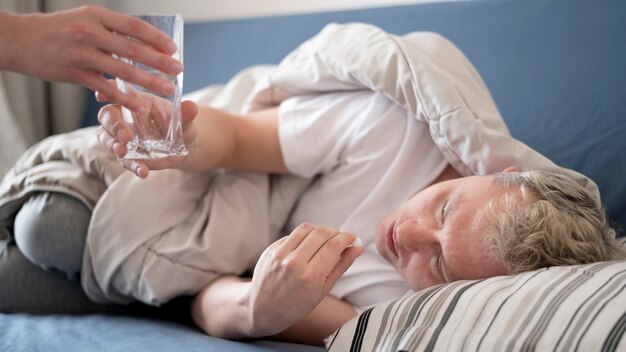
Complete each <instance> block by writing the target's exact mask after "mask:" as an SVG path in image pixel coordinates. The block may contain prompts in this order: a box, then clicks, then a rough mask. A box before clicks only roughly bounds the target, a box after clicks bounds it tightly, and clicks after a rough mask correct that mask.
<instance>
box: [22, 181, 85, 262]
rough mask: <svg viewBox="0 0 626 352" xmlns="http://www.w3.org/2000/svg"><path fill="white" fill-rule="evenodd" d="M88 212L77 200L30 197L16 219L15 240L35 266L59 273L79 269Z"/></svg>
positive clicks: (40, 195) (49, 195)
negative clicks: (55, 270) (58, 271)
mask: <svg viewBox="0 0 626 352" xmlns="http://www.w3.org/2000/svg"><path fill="white" fill-rule="evenodd" d="M90 217H91V212H90V210H89V209H88V208H87V207H86V206H85V205H84V204H82V202H81V201H79V200H78V199H76V198H74V197H71V196H68V195H65V194H61V193H55V192H43V193H37V194H35V195H33V196H32V197H31V198H30V199H29V200H28V201H27V202H26V203H24V205H23V206H22V208H21V209H20V211H19V212H18V213H17V216H16V217H15V224H14V237H15V242H16V243H17V246H18V247H19V249H20V251H21V252H22V253H23V254H24V256H25V257H26V258H28V259H29V260H30V261H31V262H33V263H34V264H37V265H39V266H42V267H44V268H48V269H58V270H61V271H66V270H68V269H69V270H73V269H74V268H68V266H70V267H76V266H78V267H77V268H76V269H80V264H81V262H82V254H83V249H84V243H85V237H86V235H87V230H88V227H89V220H90Z"/></svg>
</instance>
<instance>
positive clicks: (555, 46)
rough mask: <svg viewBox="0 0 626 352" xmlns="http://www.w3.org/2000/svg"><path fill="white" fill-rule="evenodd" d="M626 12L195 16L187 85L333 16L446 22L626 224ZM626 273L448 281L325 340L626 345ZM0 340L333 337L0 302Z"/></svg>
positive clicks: (404, 9)
mask: <svg viewBox="0 0 626 352" xmlns="http://www.w3.org/2000/svg"><path fill="white" fill-rule="evenodd" d="M624 18H626V2H623V1H622V0H473V1H453V2H442V3H429V4H418V5H404V6H395V7H385V8H377V9H366V10H353V11H341V12H328V13H318V14H307V15H291V16H281V17H272V18H258V19H246V20H232V21H223V22H211V23H191V24H188V25H186V28H185V31H186V34H185V51H186V52H185V59H186V62H185V65H186V73H187V74H186V75H185V90H186V92H191V91H194V90H197V89H200V88H202V87H205V86H207V85H209V84H218V83H224V82H226V81H227V80H228V79H229V78H230V77H231V76H233V75H234V74H235V73H237V72H238V71H239V70H241V69H243V68H245V67H248V66H250V65H254V64H262V63H266V64H275V63H278V62H279V61H280V59H281V58H282V57H284V56H285V55H286V54H287V53H289V52H290V51H291V50H293V49H294V48H295V47H296V46H297V45H298V44H300V43H301V42H302V41H303V40H305V39H307V38H309V37H312V36H313V35H315V34H316V33H318V32H319V31H320V30H321V28H322V27H324V25H326V24H327V23H330V22H338V23H346V22H365V23H370V24H373V25H376V26H378V27H380V28H382V29H384V30H386V31H388V32H391V33H396V34H404V33H408V32H412V31H435V32H438V33H440V34H442V35H443V36H445V37H447V38H448V39H450V40H451V41H452V42H454V43H455V44H456V45H457V46H458V47H459V48H460V49H461V50H462V51H463V52H464V53H465V54H466V56H467V57H468V58H469V59H470V60H471V61H472V63H473V64H474V65H475V67H476V68H477V70H478V71H479V72H480V74H481V75H482V77H483V79H484V81H485V83H486V84H487V86H488V87H489V89H490V91H491V93H492V95H493V98H494V100H495V102H496V104H497V105H498V108H499V110H500V112H501V114H502V115H503V117H504V118H505V120H506V122H507V125H508V127H509V128H510V131H511V133H512V134H513V136H515V137H516V138H518V139H520V140H522V141H523V142H525V143H527V144H529V145H530V146H532V147H533V148H535V149H537V150H539V151H540V152H542V153H543V154H545V155H546V156H548V157H549V158H551V159H552V160H554V161H555V162H556V163H558V164H560V165H563V166H565V167H568V168H571V169H574V170H577V171H580V172H582V173H584V174H586V175H588V176H590V177H591V178H592V179H593V180H594V181H595V182H596V183H597V184H598V186H599V187H600V189H601V191H602V199H603V203H604V205H605V207H606V209H607V213H608V215H609V217H610V218H611V220H612V221H613V223H614V225H615V226H614V227H616V228H618V229H619V234H620V235H621V236H623V235H624V230H621V229H623V228H624V226H626V202H625V201H624V200H623V199H624V197H626V182H624V176H623V175H624V174H626V156H624V152H623V151H624V150H626V138H624V135H625V134H626V119H625V116H626V45H624V43H625V42H626V21H624V20H623V19H624ZM95 109H97V106H96V105H95V104H93V102H91V104H90V108H89V109H88V111H87V112H86V113H85V125H91V124H94V123H95V118H94V117H95ZM624 273H626V263H625V262H610V263H600V264H594V265H589V266H582V267H567V268H551V269H547V270H540V271H537V272H532V273H525V274H522V275H516V276H513V277H505V278H494V279H489V280H483V281H477V282H473V281H471V282H458V283H453V284H449V285H444V286H440V287H436V288H433V289H430V290H426V291H423V292H420V293H418V294H415V295H411V296H408V297H405V298H403V299H401V300H398V301H395V302H392V303H389V304H385V305H381V306H379V307H376V308H374V309H372V310H368V311H366V312H365V313H363V314H361V315H360V316H359V317H357V318H355V319H354V320H352V321H350V322H349V323H347V324H346V325H345V326H344V327H342V328H341V329H340V330H339V331H338V332H337V333H336V334H334V335H333V336H331V337H329V339H328V345H327V346H328V348H329V349H330V350H333V351H345V350H355V351H370V350H389V351H396V350H480V349H482V350H488V351H489V350H526V349H529V350H532V349H540V350H543V349H560V350H571V349H576V348H578V349H579V350H589V348H592V349H596V347H597V349H603V350H625V349H626V337H625V336H624V332H625V330H626V289H625V284H624V282H626V277H625V274H624ZM594 307H595V308H594ZM470 308H471V309H470ZM507 327H510V328H509V329H507ZM559 329H560V330H559ZM573 331H582V333H580V334H575V333H574V332H573ZM0 350H1V351H5V350H7V351H120V350H131V351H143V350H145V351H178V350H180V351H196V350H197V351H305V352H306V351H319V350H324V349H323V348H321V347H315V346H303V345H296V344H288V343H277V342H272V341H237V342H234V341H226V340H221V339H216V338H212V337H208V336H205V335H204V334H202V333H201V332H199V331H198V330H197V329H196V328H194V327H193V326H191V325H190V324H188V323H185V322H180V321H178V320H176V319H163V317H161V318H158V319H157V318H155V317H150V316H127V315H104V314H91V315H51V316H35V315H26V314H11V315H9V314H0Z"/></svg>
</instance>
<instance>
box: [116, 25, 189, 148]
mask: <svg viewBox="0 0 626 352" xmlns="http://www.w3.org/2000/svg"><path fill="white" fill-rule="evenodd" d="M137 17H138V18H140V19H142V20H144V21H146V22H148V23H150V24H151V25H153V26H155V27H156V28H158V29H159V30H161V31H162V32H164V33H165V34H167V35H168V36H169V37H170V38H172V40H174V42H175V43H176V46H177V47H178V49H177V51H176V52H175V53H174V54H173V55H172V56H173V57H174V58H175V59H177V60H178V61H180V62H181V63H182V62H183V16H182V15H180V14H176V15H145V16H137ZM115 57H116V58H117V59H119V60H122V61H124V62H126V63H128V64H130V65H132V66H134V67H137V68H139V69H141V70H143V71H146V72H149V73H151V74H154V75H157V76H159V77H162V78H165V79H167V80H169V81H171V82H172V83H174V84H175V86H176V89H175V90H174V93H173V94H172V95H169V96H164V95H162V94H159V93H156V92H154V91H151V90H149V89H146V88H144V87H141V86H139V85H135V84H132V83H130V82H126V81H124V80H122V79H120V78H116V79H115V81H116V83H117V88H118V89H119V90H121V91H122V92H125V93H127V94H131V95H134V96H137V97H139V98H141V99H143V100H144V101H145V102H146V103H147V105H148V106H149V107H150V108H149V112H148V113H147V114H140V113H138V112H134V111H130V110H129V109H127V108H125V107H122V116H123V118H124V121H125V122H126V123H127V124H128V125H129V126H130V127H131V129H132V130H133V138H132V139H131V141H130V142H129V143H128V145H127V147H128V153H127V154H126V155H125V156H124V158H125V159H160V158H166V157H171V156H184V155H187V154H188V151H187V148H186V147H185V143H184V141H183V133H182V124H181V110H180V104H181V95H182V90H183V73H182V72H181V73H179V74H178V75H168V74H165V73H163V72H161V71H159V70H157V69H155V68H152V67H149V66H146V65H143V64H141V63H138V62H135V61H133V60H130V59H127V58H122V57H117V56H115Z"/></svg>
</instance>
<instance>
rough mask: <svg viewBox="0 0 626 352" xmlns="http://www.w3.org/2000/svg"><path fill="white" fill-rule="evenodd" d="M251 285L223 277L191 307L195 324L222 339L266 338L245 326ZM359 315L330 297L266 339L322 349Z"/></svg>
mask: <svg viewBox="0 0 626 352" xmlns="http://www.w3.org/2000/svg"><path fill="white" fill-rule="evenodd" d="M249 283H250V281H249V280H247V279H243V278H239V277H236V276H224V277H221V278H219V279H217V280H215V281H214V282H212V283H211V284H210V285H208V286H207V287H205V288H204V289H203V290H202V291H200V293H198V295H197V296H196V297H195V299H194V300H193V304H192V306H191V314H192V317H193V319H194V321H195V322H196V324H197V325H198V326H199V327H200V328H201V329H202V330H203V331H205V332H206V333H207V334H209V335H212V336H216V337H221V338H227V339H239V338H250V337H263V335H259V336H253V335H254V334H253V328H252V327H251V326H249V325H248V324H246V323H245V322H247V321H248V316H247V311H246V308H245V304H244V302H245V299H244V296H245V292H246V290H247V287H246V286H247V285H249ZM294 299H295V297H294ZM277 309H281V307H277ZM356 314H357V313H356V311H355V309H354V308H353V307H352V305H351V304H349V303H347V302H345V301H342V300H340V299H338V298H335V297H333V296H331V295H327V296H326V297H324V298H323V299H322V301H321V302H320V303H319V304H318V305H317V306H316V307H315V308H314V309H313V311H312V312H311V313H309V314H308V315H307V316H306V317H304V318H303V319H302V320H300V321H298V322H297V323H295V324H294V325H292V326H290V327H289V328H287V329H286V330H283V331H281V332H279V333H277V334H275V335H271V336H267V337H268V338H270V339H275V340H280V341H289V342H295V343H305V344H309V345H322V344H323V340H324V338H325V337H327V336H329V335H330V334H332V333H333V332H334V331H335V330H337V329H339V328H340V327H341V325H343V324H344V323H345V322H347V321H348V320H350V319H352V318H353V317H355V316H356ZM269 323H271V322H269Z"/></svg>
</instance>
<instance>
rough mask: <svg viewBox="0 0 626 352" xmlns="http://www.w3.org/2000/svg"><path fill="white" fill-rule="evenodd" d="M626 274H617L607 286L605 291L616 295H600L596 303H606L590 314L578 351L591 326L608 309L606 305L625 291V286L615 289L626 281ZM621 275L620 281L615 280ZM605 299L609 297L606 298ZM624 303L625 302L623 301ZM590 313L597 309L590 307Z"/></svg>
mask: <svg viewBox="0 0 626 352" xmlns="http://www.w3.org/2000/svg"><path fill="white" fill-rule="evenodd" d="M625 273H626V271H622V272H620V273H618V274H615V275H613V276H612V277H611V280H612V281H613V282H612V284H611V285H605V287H606V289H605V290H604V291H615V293H613V295H611V296H610V297H609V296H608V294H609V292H603V293H602V295H600V294H598V295H597V296H598V297H597V299H596V301H598V303H599V301H604V302H603V303H602V304H598V305H597V307H598V308H597V309H596V313H595V314H589V317H590V318H588V319H587V324H586V326H585V329H584V330H583V332H582V334H580V338H579V339H578V342H577V343H576V350H580V345H581V342H582V340H583V338H584V337H585V336H586V335H587V333H588V332H589V330H590V328H591V324H592V323H593V322H594V321H595V320H596V318H597V317H598V316H599V315H600V313H601V312H602V311H603V310H604V309H605V308H606V305H607V304H608V303H609V302H610V301H612V300H613V299H614V298H615V297H616V296H617V295H618V294H619V293H621V292H623V291H624V284H622V285H621V287H619V290H615V288H617V287H618V286H620V284H621V283H622V282H624V280H626V275H624V274H625ZM618 275H619V281H618V280H613V278H614V277H616V276H618ZM605 297H609V298H606V299H605ZM622 302H623V301H622ZM589 308H590V309H589V310H590V311H591V308H595V306H591V305H590V307H589Z"/></svg>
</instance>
